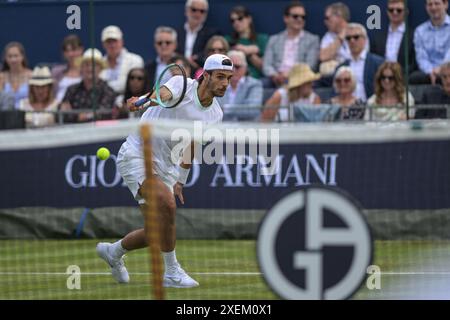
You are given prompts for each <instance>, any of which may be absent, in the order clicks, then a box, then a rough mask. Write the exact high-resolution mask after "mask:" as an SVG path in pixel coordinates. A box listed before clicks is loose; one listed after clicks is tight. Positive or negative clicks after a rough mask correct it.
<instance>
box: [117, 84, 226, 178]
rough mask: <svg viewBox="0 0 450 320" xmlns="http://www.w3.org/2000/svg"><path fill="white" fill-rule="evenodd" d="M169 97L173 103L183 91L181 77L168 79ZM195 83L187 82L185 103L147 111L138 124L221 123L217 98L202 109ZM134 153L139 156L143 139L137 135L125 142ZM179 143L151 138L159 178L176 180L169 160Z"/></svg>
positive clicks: (174, 167) (175, 167) (175, 173)
mask: <svg viewBox="0 0 450 320" xmlns="http://www.w3.org/2000/svg"><path fill="white" fill-rule="evenodd" d="M164 86H165V87H167V88H168V89H169V90H170V92H171V93H172V97H173V99H177V98H178V97H180V95H181V93H182V89H183V87H182V86H183V81H182V78H181V76H180V77H173V78H171V79H170V80H169V81H168V82H167V83H166V84H164ZM197 88H198V82H197V81H196V80H192V79H190V78H188V79H187V87H186V94H185V96H184V99H183V100H182V101H181V102H180V104H179V105H177V106H176V107H174V108H170V109H169V108H163V107H160V106H154V107H149V108H148V109H147V110H146V111H145V112H144V114H143V115H142V117H141V122H144V121H147V120H152V119H178V120H191V121H202V122H203V124H204V125H211V124H214V123H218V122H220V121H222V117H223V112H222V109H221V108H220V105H219V103H218V102H217V100H216V98H213V101H212V103H211V105H209V106H207V107H204V106H202V105H201V104H200V100H199V98H198V95H197ZM125 143H127V144H128V145H129V146H130V147H131V149H132V150H133V151H134V152H137V153H138V154H140V155H142V139H141V137H140V136H139V134H130V135H129V136H128V138H127V140H126V142H125ZM177 143H178V141H171V140H170V139H163V138H158V137H154V139H153V163H154V165H155V171H156V173H157V174H158V175H160V176H164V175H169V176H171V177H172V178H174V179H176V178H177V177H178V164H174V163H173V162H172V160H171V152H172V149H173V147H174V146H175V145H177Z"/></svg>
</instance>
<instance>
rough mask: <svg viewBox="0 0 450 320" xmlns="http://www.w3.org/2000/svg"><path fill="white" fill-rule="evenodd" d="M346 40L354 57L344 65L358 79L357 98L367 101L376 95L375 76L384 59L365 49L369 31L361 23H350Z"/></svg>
mask: <svg viewBox="0 0 450 320" xmlns="http://www.w3.org/2000/svg"><path fill="white" fill-rule="evenodd" d="M345 40H346V41H347V43H348V45H349V47H350V52H351V55H352V57H351V59H347V60H346V61H345V62H344V63H343V64H342V65H345V66H349V67H350V68H351V69H352V71H353V74H354V76H355V78H356V90H355V97H357V98H358V99H361V100H362V101H366V100H367V99H368V98H369V97H370V96H372V95H373V93H374V78H375V74H376V72H377V70H378V68H379V67H380V65H381V64H382V63H383V62H384V59H383V57H380V56H378V55H376V54H373V53H370V52H368V51H367V50H366V49H365V46H366V42H367V41H368V37H367V30H366V28H365V27H364V26H363V25H361V24H359V23H350V24H349V25H348V26H347V30H346V33H345ZM337 69H338V68H337Z"/></svg>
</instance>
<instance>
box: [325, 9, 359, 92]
mask: <svg viewBox="0 0 450 320" xmlns="http://www.w3.org/2000/svg"><path fill="white" fill-rule="evenodd" d="M324 20H325V25H326V27H327V29H328V31H327V33H325V35H324V36H323V38H322V41H321V42H320V62H321V64H320V73H321V75H322V76H331V77H332V75H333V74H334V72H335V69H336V67H337V66H338V65H339V64H341V63H343V62H344V61H345V60H347V59H350V58H351V53H350V48H349V46H348V44H347V43H346V42H345V30H346V28H347V25H348V22H349V21H350V9H349V8H348V7H347V5H345V4H344V3H342V2H335V3H332V4H331V5H329V6H328V7H327V8H326V9H325V18H324ZM331 81H332V79H331V80H330V83H331Z"/></svg>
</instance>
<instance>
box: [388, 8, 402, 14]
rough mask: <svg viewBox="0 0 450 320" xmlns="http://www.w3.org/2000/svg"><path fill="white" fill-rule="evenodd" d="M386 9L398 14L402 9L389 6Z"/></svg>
mask: <svg viewBox="0 0 450 320" xmlns="http://www.w3.org/2000/svg"><path fill="white" fill-rule="evenodd" d="M388 11H389V12H390V13H396V14H400V13H402V12H403V9H401V8H389V9H388Z"/></svg>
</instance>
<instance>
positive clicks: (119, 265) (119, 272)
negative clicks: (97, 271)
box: [97, 242, 130, 283]
mask: <svg viewBox="0 0 450 320" xmlns="http://www.w3.org/2000/svg"><path fill="white" fill-rule="evenodd" d="M111 246H112V244H111V243H107V242H100V243H98V244H97V254H98V255H99V257H100V258H102V259H103V260H105V261H106V263H107V264H108V265H109V266H110V267H111V274H112V276H113V278H114V279H115V280H116V281H117V282H119V283H128V282H129V281H130V276H129V275H128V271H127V268H125V264H124V262H123V257H121V258H120V259H117V258H114V257H113V256H112V255H111V252H110V251H111Z"/></svg>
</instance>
